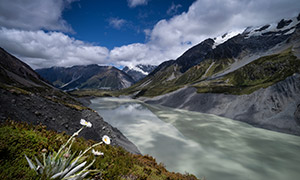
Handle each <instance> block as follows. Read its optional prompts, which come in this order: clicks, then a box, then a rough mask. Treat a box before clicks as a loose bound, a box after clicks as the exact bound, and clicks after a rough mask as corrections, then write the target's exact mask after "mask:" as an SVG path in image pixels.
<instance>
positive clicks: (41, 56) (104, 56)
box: [0, 28, 109, 68]
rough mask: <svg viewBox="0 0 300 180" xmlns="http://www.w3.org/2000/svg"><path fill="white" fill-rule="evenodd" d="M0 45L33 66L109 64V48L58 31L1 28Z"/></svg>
mask: <svg viewBox="0 0 300 180" xmlns="http://www.w3.org/2000/svg"><path fill="white" fill-rule="evenodd" d="M0 46H1V47H3V48H4V49H6V50H7V51H8V52H10V53H12V54H14V55H16V56H17V57H19V58H20V59H21V60H22V61H24V62H26V63H27V64H29V65H30V66H31V67H32V68H43V67H51V66H73V65H86V64H109V61H108V54H109V50H108V49H107V48H105V47H101V46H95V45H91V44H87V43H84V42H82V41H79V40H75V39H74V38H70V37H69V36H67V35H65V34H63V33H60V32H49V33H45V32H44V31H41V30H39V31H24V30H16V29H6V28H1V29H0Z"/></svg>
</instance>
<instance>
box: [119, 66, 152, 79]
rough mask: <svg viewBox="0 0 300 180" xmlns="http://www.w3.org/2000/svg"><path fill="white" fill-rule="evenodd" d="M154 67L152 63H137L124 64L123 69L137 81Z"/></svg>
mask: <svg viewBox="0 0 300 180" xmlns="http://www.w3.org/2000/svg"><path fill="white" fill-rule="evenodd" d="M155 68H156V66H154V65H145V64H138V65H135V66H132V65H128V66H125V67H124V68H123V71H124V72H126V73H127V74H129V75H130V76H132V78H133V79H134V80H135V81H138V80H140V79H142V78H144V77H145V76H147V75H148V74H149V73H151V72H152V71H153V70H154V69H155Z"/></svg>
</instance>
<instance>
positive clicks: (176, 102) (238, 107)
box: [141, 74, 300, 135]
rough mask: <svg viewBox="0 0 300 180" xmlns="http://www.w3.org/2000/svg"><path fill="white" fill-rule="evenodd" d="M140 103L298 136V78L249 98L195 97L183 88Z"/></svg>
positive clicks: (193, 93) (294, 76)
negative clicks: (214, 116) (226, 119)
mask: <svg viewBox="0 0 300 180" xmlns="http://www.w3.org/2000/svg"><path fill="white" fill-rule="evenodd" d="M141 100H144V101H145V102H146V103H149V104H160V105H163V106H168V107H173V108H181V109H186V110H191V111H198V112H202V113H210V114H215V115H219V116H223V117H228V118H231V119H234V120H239V121H243V122H246V123H249V124H251V125H253V126H256V127H261V128H265V129H269V130H274V131H278V132H284V133H289V134H295V135H300V124H299V117H300V110H299V109H300V106H299V104H300V75H299V74H295V75H293V76H290V77H288V78H287V79H285V80H284V81H281V82H278V83H276V84H274V85H272V86H270V87H268V88H265V89H264V88H262V89H259V90H258V91H255V92H253V93H251V94H248V95H228V94H222V93H197V92H196V89H195V88H193V87H186V88H182V89H179V90H177V91H175V92H172V93H168V94H165V95H162V96H157V97H154V98H141Z"/></svg>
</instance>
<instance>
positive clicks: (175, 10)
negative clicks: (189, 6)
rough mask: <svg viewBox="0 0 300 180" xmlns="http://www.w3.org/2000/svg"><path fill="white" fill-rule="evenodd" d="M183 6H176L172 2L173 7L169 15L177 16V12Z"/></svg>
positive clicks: (169, 10)
mask: <svg viewBox="0 0 300 180" xmlns="http://www.w3.org/2000/svg"><path fill="white" fill-rule="evenodd" d="M181 7H182V5H181V4H177V5H176V4H174V2H172V5H171V7H170V8H169V9H168V10H167V14H168V15H174V14H177V11H178V9H179V8H181Z"/></svg>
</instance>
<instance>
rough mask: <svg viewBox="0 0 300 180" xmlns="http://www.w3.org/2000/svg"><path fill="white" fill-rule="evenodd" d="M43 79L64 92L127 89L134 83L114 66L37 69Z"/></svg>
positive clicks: (94, 65)
mask: <svg viewBox="0 0 300 180" xmlns="http://www.w3.org/2000/svg"><path fill="white" fill-rule="evenodd" d="M36 72H37V73H39V74H40V75H41V76H42V77H43V78H45V79H46V80H47V81H49V82H51V83H52V84H53V85H54V86H55V87H57V88H60V89H63V90H74V89H106V90H117V89H122V88H127V87H129V86H131V85H132V84H133V83H134V80H133V79H132V78H131V76H129V75H128V74H126V73H124V72H123V71H121V70H119V69H117V68H115V67H113V66H98V65H96V64H92V65H87V66H73V67H70V68H64V67H52V68H45V69H37V70H36Z"/></svg>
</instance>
